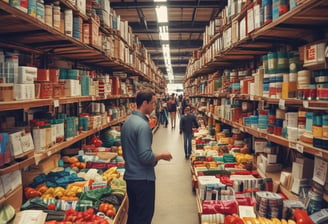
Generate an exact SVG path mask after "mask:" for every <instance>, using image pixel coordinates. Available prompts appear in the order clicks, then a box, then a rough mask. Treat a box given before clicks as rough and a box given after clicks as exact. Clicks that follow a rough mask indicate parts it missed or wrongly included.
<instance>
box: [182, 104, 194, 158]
mask: <svg viewBox="0 0 328 224" xmlns="http://www.w3.org/2000/svg"><path fill="white" fill-rule="evenodd" d="M193 128H198V122H197V119H196V117H195V115H193V114H192V113H190V107H188V106H187V107H186V108H185V109H184V115H183V116H182V117H181V119H180V134H182V133H183V145H184V152H185V157H186V159H188V158H189V156H190V154H191V140H192V134H193V130H192V129H193Z"/></svg>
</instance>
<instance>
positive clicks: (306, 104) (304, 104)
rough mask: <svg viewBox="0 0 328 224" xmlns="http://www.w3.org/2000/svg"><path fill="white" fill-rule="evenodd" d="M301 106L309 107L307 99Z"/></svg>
mask: <svg viewBox="0 0 328 224" xmlns="http://www.w3.org/2000/svg"><path fill="white" fill-rule="evenodd" d="M303 107H304V108H309V101H307V100H305V101H303Z"/></svg>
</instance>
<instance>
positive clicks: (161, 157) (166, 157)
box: [156, 152, 172, 161]
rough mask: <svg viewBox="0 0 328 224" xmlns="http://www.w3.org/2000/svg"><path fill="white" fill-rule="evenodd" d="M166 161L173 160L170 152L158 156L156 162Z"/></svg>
mask: <svg viewBox="0 0 328 224" xmlns="http://www.w3.org/2000/svg"><path fill="white" fill-rule="evenodd" d="M161 159H162V160H166V161H170V160H171V159H172V155H171V153H169V152H162V153H159V154H157V155H156V160H157V161H158V160H161Z"/></svg>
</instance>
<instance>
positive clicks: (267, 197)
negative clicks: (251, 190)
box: [255, 191, 283, 218]
mask: <svg viewBox="0 0 328 224" xmlns="http://www.w3.org/2000/svg"><path fill="white" fill-rule="evenodd" d="M255 199H256V212H257V214H258V215H259V216H260V217H268V218H281V217H282V207H283V198H282V197H281V196H280V195H279V194H276V193H273V192H264V191H263V192H256V197H255Z"/></svg>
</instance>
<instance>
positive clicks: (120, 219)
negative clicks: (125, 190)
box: [113, 196, 129, 224]
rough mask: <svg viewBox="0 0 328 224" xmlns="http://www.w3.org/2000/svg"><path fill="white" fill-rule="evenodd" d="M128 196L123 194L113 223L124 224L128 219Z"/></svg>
mask: <svg viewBox="0 0 328 224" xmlns="http://www.w3.org/2000/svg"><path fill="white" fill-rule="evenodd" d="M128 205H129V203H128V197H127V196H125V197H124V199H123V201H122V204H121V206H120V208H119V209H118V211H117V213H116V215H115V218H114V222H113V224H126V222H127V220H128Z"/></svg>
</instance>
